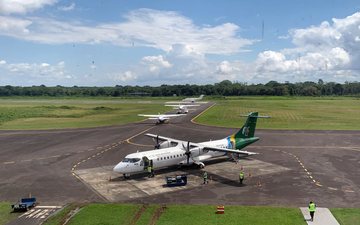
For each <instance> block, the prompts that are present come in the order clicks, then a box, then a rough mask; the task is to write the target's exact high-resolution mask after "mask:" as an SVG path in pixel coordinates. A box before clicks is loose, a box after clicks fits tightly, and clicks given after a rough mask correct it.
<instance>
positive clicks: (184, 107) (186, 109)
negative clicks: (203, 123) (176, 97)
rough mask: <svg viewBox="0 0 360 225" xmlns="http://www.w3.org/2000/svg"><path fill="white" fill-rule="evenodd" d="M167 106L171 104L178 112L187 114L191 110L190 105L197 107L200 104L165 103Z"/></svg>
mask: <svg viewBox="0 0 360 225" xmlns="http://www.w3.org/2000/svg"><path fill="white" fill-rule="evenodd" d="M165 106H170V107H173V109H176V110H177V113H178V114H186V113H188V112H189V107H196V106H200V105H181V104H179V105H165Z"/></svg>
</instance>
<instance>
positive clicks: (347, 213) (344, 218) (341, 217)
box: [330, 208, 360, 225]
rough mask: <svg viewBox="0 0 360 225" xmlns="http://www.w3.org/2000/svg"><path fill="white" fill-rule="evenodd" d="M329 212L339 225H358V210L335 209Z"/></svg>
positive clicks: (359, 212)
mask: <svg viewBox="0 0 360 225" xmlns="http://www.w3.org/2000/svg"><path fill="white" fill-rule="evenodd" d="M330 211H331V213H332V214H333V215H334V216H335V218H336V220H337V221H338V222H339V223H340V224H341V225H360V209H359V208H335V209H330Z"/></svg>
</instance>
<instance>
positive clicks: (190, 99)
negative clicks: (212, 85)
mask: <svg viewBox="0 0 360 225" xmlns="http://www.w3.org/2000/svg"><path fill="white" fill-rule="evenodd" d="M203 97H204V95H200V97H198V98H185V99H183V100H182V102H191V103H194V102H196V101H199V100H201V99H203Z"/></svg>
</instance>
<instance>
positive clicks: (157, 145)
mask: <svg viewBox="0 0 360 225" xmlns="http://www.w3.org/2000/svg"><path fill="white" fill-rule="evenodd" d="M154 141H155V143H156V144H155V149H160V143H159V135H157V136H156V139H155V140H154Z"/></svg>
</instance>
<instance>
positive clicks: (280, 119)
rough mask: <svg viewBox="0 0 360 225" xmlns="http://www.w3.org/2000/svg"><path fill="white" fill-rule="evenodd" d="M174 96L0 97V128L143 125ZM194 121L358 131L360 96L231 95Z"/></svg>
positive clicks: (359, 124) (214, 100)
mask: <svg viewBox="0 0 360 225" xmlns="http://www.w3.org/2000/svg"><path fill="white" fill-rule="evenodd" d="M172 100H175V99H174V98H151V97H145V98H114V97H108V98H105V97H101V98H81V97H73V98H35V97H34V98H31V97H22V98H21V97H16V98H0V129H59V128H82V127H98V126H109V125H120V124H126V123H130V122H135V121H140V120H142V119H144V118H141V117H138V116H137V114H139V113H147V114H150V113H151V114H153V113H155V114H156V113H158V112H160V113H163V112H166V111H170V110H171V108H170V107H165V106H164V102H166V101H172ZM208 100H210V101H213V102H216V103H217V104H216V105H215V106H214V107H212V108H211V109H209V110H208V111H206V112H205V113H204V114H202V115H201V116H199V117H198V118H197V119H196V120H195V122H197V123H201V124H206V125H212V126H224V127H233V128H237V127H240V126H241V125H242V124H243V123H244V121H245V119H246V118H244V117H240V115H245V114H247V113H248V112H251V111H258V112H259V113H260V114H261V115H270V116H271V117H272V118H271V119H260V120H259V122H258V126H257V127H258V128H265V129H290V130H294V129H299V130H359V129H360V98H354V97H296V98H295V97H294V98H290V97H227V98H209V99H208Z"/></svg>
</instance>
